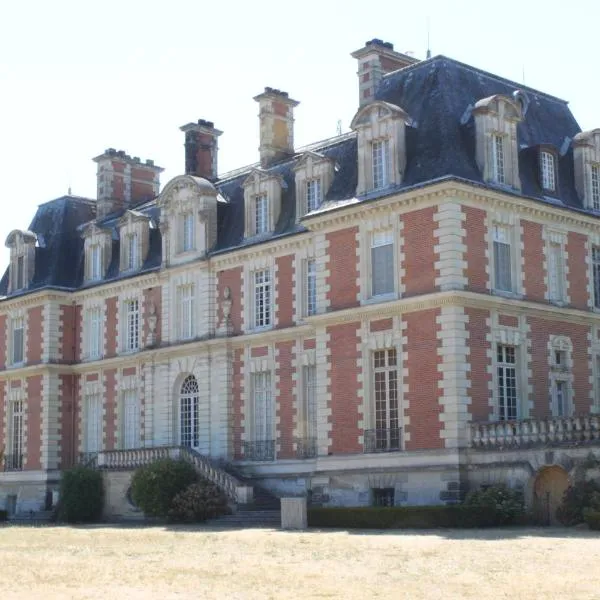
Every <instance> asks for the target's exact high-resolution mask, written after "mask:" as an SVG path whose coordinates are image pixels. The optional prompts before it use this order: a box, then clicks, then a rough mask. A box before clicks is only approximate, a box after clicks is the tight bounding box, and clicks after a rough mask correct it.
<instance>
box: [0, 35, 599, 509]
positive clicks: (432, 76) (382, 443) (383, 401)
mask: <svg viewBox="0 0 600 600" xmlns="http://www.w3.org/2000/svg"><path fill="white" fill-rule="evenodd" d="M352 56H353V57H354V58H355V59H356V60H357V64H358V94H359V101H358V103H357V105H358V106H357V112H356V113H355V114H354V115H353V116H352V115H348V118H350V117H352V121H351V132H350V133H347V134H343V135H340V136H338V137H335V138H331V139H327V140H324V141H321V142H316V143H314V144H311V145H310V146H308V147H305V148H296V147H295V146H294V109H295V107H296V106H297V105H298V102H297V101H296V100H293V99H292V98H291V97H290V96H289V95H288V94H287V93H286V92H283V91H280V90H277V89H273V88H269V87H267V88H265V89H264V92H262V93H261V94H259V95H258V96H256V97H255V98H254V100H255V101H256V102H257V103H258V106H259V124H258V125H259V131H260V141H259V154H258V156H257V158H258V159H259V160H258V161H257V162H256V164H253V165H250V166H248V167H244V168H240V169H238V170H236V171H234V172H230V173H220V172H219V171H218V168H217V164H218V160H217V159H218V139H219V136H220V135H221V134H222V132H221V131H219V130H218V129H216V128H215V126H214V124H213V123H212V122H209V121H205V120H200V121H198V122H195V123H189V124H187V125H184V126H183V127H181V130H182V132H183V135H184V139H185V173H184V174H182V175H179V176H177V177H175V178H173V179H172V180H171V181H169V182H167V183H166V185H164V187H162V188H161V187H160V181H159V177H160V173H161V171H162V169H161V168H160V167H158V166H156V165H155V164H154V163H153V161H151V160H146V161H142V160H140V159H139V158H137V157H131V156H129V155H127V154H126V153H125V152H123V151H116V150H114V149H108V150H107V151H106V152H104V153H103V154H101V155H100V156H97V157H96V158H95V159H94V160H95V162H96V163H97V184H98V185H97V189H98V193H97V198H95V199H89V198H81V197H76V196H65V197H62V198H58V199H56V200H51V201H49V202H46V203H45V204H42V205H40V206H39V208H38V210H37V213H36V215H35V217H34V219H33V221H32V222H31V224H30V226H29V227H28V228H25V229H14V230H13V231H12V232H11V233H10V235H9V236H8V238H7V240H6V245H7V247H8V248H10V264H9V266H8V268H7V270H6V273H5V274H4V277H3V279H2V281H1V283H0V294H1V296H2V298H1V300H0V450H3V453H2V457H3V460H2V462H0V466H1V467H2V468H1V469H0V470H1V472H0V507H2V506H3V505H4V506H6V507H8V509H9V510H10V511H11V512H19V511H26V510H39V509H40V508H41V507H43V506H44V505H45V506H48V505H49V504H51V502H52V497H53V496H54V498H55V497H56V493H55V492H56V490H57V488H58V481H59V479H60V472H61V470H62V469H65V468H68V467H70V466H71V465H73V464H75V463H77V462H80V461H83V462H90V461H92V462H93V464H96V465H97V466H99V467H102V466H104V467H105V468H108V467H110V466H111V465H116V466H119V465H120V466H121V467H122V466H124V465H125V462H123V460H125V459H123V460H122V459H121V458H119V457H126V456H129V457H131V456H133V457H134V458H135V457H137V458H135V460H143V458H144V456H149V455H150V454H151V453H150V454H149V452H148V451H149V450H150V449H155V448H162V447H169V448H180V449H182V451H185V452H188V453H193V454H194V456H196V457H197V459H198V460H201V461H204V463H203V464H211V465H212V467H211V468H214V470H215V473H216V472H217V471H218V470H219V469H220V468H221V467H222V468H224V469H227V470H229V471H230V472H233V471H235V472H237V473H241V474H244V475H245V476H246V477H247V478H249V479H250V480H252V481H254V482H256V484H257V485H260V486H262V487H264V488H267V489H269V490H271V491H272V492H274V493H276V494H277V495H279V496H284V495H289V496H295V495H307V496H308V498H309V501H310V502H312V503H314V504H321V505H340V504H345V505H366V504H436V503H440V502H448V501H456V500H457V499H459V498H460V496H461V494H462V493H464V492H465V491H466V490H467V489H469V488H473V487H478V486H480V485H487V484H490V483H494V482H498V481H502V482H507V483H508V484H509V485H511V486H519V487H522V488H523V489H524V490H525V493H526V498H527V502H528V503H529V505H530V506H533V507H537V508H538V510H541V511H544V510H549V508H550V507H553V506H555V504H556V502H557V501H558V499H559V498H560V494H561V493H562V490H563V489H564V487H565V486H566V484H567V481H568V479H569V478H570V477H572V476H573V473H574V470H575V469H576V468H577V466H578V465H581V464H582V462H584V461H586V460H589V456H590V453H594V452H596V451H598V452H600V420H599V417H598V416H596V415H598V413H599V412H600V129H596V130H593V131H587V132H582V131H581V130H580V127H579V126H578V124H577V122H576V120H575V118H574V117H573V115H572V114H571V112H570V110H569V108H568V105H567V103H566V102H565V101H563V100H560V99H558V98H555V97H553V96H550V95H548V94H546V93H543V92H540V91H537V90H534V89H530V88H528V87H525V86H524V85H521V84H518V83H514V82H511V81H507V80H506V79H503V78H501V77H499V76H496V75H493V74H490V73H487V72H484V71H481V70H479V69H476V68H473V67H470V66H468V65H465V64H462V63H459V62H457V61H455V60H452V59H450V58H447V57H445V56H436V57H433V58H428V59H427V60H423V61H418V60H417V59H415V58H413V57H411V56H408V55H405V54H401V53H399V52H397V51H395V50H394V48H393V46H392V45H391V44H389V43H385V42H382V41H381V40H377V39H374V40H371V41H369V42H367V43H366V45H365V46H364V47H363V48H361V49H360V50H357V51H356V52H354V53H353V54H352ZM15 226H18V224H15ZM232 470H233V471H232ZM224 472H225V471H223V473H224ZM544 503H545V504H544ZM548 514H550V513H548Z"/></svg>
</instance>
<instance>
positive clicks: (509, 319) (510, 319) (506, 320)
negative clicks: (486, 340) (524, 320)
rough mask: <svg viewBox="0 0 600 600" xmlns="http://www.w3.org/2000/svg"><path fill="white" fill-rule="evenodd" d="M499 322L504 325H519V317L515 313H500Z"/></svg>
mask: <svg viewBox="0 0 600 600" xmlns="http://www.w3.org/2000/svg"><path fill="white" fill-rule="evenodd" d="M498 324H499V325H502V326H503V327H518V326H519V319H518V317H515V316H514V315H498Z"/></svg>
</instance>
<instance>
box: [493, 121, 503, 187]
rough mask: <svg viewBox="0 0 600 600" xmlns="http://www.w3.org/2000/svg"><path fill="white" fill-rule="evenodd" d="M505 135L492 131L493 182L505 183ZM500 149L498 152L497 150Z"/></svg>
mask: <svg viewBox="0 0 600 600" xmlns="http://www.w3.org/2000/svg"><path fill="white" fill-rule="evenodd" d="M505 137H506V136H505V135H503V134H501V133H492V171H493V178H494V182H495V183H498V184H500V185H506V152H505V143H504V140H505ZM498 150H500V152H498Z"/></svg>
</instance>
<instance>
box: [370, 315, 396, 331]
mask: <svg viewBox="0 0 600 600" xmlns="http://www.w3.org/2000/svg"><path fill="white" fill-rule="evenodd" d="M392 325H393V320H392V318H391V317H390V318H389V319H378V320H377V321H371V323H370V330H371V333H375V332H376V331H388V330H389V329H391V328H392Z"/></svg>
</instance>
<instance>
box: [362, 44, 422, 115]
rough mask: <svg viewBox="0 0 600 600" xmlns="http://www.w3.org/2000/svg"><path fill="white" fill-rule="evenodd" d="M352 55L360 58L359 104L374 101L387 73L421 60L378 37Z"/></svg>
mask: <svg viewBox="0 0 600 600" xmlns="http://www.w3.org/2000/svg"><path fill="white" fill-rule="evenodd" d="M351 56H352V57H353V58H356V59H357V60H358V72H357V75H358V93H359V99H358V104H359V106H363V105H364V104H368V103H369V102H372V101H373V100H374V98H375V92H376V90H377V87H378V86H379V83H380V81H381V79H382V78H383V76H384V75H385V74H386V73H391V72H392V71H397V70H398V69H403V68H404V67H408V65H412V64H414V63H417V62H419V59H417V58H414V57H413V56H409V55H408V54H401V53H400V52H395V51H394V44H391V43H390V42H384V41H382V40H378V39H372V40H371V41H369V42H366V43H365V45H364V47H363V48H361V49H360V50H356V51H354V52H353V53H352V54H351Z"/></svg>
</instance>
